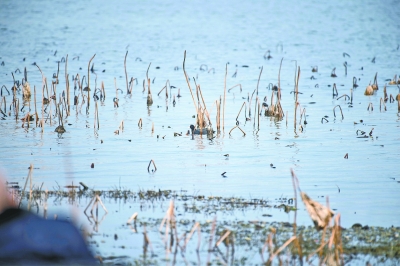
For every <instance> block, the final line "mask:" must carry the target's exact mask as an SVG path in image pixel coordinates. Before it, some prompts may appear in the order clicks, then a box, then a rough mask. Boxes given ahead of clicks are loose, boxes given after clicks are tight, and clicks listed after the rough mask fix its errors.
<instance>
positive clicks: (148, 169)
mask: <svg viewBox="0 0 400 266" xmlns="http://www.w3.org/2000/svg"><path fill="white" fill-rule="evenodd" d="M151 163H153V165H154V171H152V172H155V171H157V166H156V164H155V162H154V160H150V162H149V166H148V167H147V172H149V173H150V165H151Z"/></svg>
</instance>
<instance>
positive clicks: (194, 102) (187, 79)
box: [183, 50, 198, 114]
mask: <svg viewBox="0 0 400 266" xmlns="http://www.w3.org/2000/svg"><path fill="white" fill-rule="evenodd" d="M185 61H186V50H185V53H184V55H183V73H184V74H185V78H186V82H187V84H188V87H189V91H190V94H191V95H192V99H193V104H194V108H195V109H196V114H197V113H198V110H197V105H196V101H195V100H194V96H193V91H192V88H191V87H190V82H189V78H188V75H187V73H186V70H185Z"/></svg>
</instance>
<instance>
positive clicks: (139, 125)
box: [138, 118, 143, 128]
mask: <svg viewBox="0 0 400 266" xmlns="http://www.w3.org/2000/svg"><path fill="white" fill-rule="evenodd" d="M142 126H143V122H142V119H141V118H140V119H139V122H138V127H139V128H142Z"/></svg>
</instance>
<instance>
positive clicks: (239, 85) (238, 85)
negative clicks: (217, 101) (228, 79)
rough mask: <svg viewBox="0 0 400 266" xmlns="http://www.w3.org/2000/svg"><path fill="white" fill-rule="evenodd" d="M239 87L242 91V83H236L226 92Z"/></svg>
mask: <svg viewBox="0 0 400 266" xmlns="http://www.w3.org/2000/svg"><path fill="white" fill-rule="evenodd" d="M236 87H240V91H242V84H240V83H239V84H236V85H235V86H233V87H231V88H230V89H229V90H228V92H230V91H231V90H232V89H233V88H236Z"/></svg>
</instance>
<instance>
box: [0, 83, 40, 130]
mask: <svg viewBox="0 0 400 266" xmlns="http://www.w3.org/2000/svg"><path fill="white" fill-rule="evenodd" d="M33 99H34V101H35V123H36V127H37V126H38V114H37V109H36V86H33ZM0 107H1V106H0Z"/></svg>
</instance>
